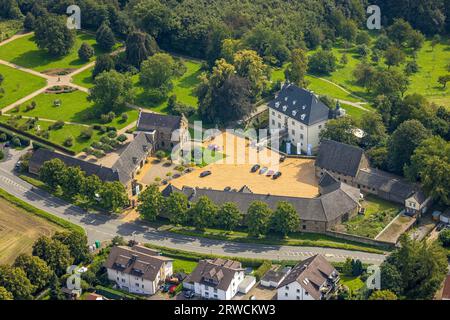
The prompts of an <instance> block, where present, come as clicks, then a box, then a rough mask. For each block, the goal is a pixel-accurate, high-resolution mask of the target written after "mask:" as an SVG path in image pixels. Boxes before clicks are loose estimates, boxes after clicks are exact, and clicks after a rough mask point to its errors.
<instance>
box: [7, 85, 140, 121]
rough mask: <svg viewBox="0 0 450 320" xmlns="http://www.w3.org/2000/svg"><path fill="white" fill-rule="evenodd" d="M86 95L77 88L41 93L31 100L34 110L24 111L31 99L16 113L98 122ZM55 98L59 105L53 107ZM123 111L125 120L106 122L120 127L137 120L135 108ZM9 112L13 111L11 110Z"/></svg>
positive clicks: (118, 119) (92, 105)
mask: <svg viewBox="0 0 450 320" xmlns="http://www.w3.org/2000/svg"><path fill="white" fill-rule="evenodd" d="M87 97H88V94H87V93H85V92H82V91H79V90H77V91H73V92H70V93H62V94H49V93H43V94H40V95H38V96H37V97H34V98H33V99H32V101H34V102H36V104H37V106H36V108H35V109H34V110H31V111H25V106H26V105H27V104H29V103H31V101H28V102H26V103H24V104H23V105H22V106H21V108H20V111H19V113H18V114H21V115H23V116H28V117H39V118H43V119H50V120H62V121H67V122H74V123H80V124H87V125H91V124H96V123H97V124H98V123H99V121H98V119H93V118H92V117H91V113H92V112H93V110H94V104H93V103H92V102H90V101H88V100H87ZM55 100H61V106H59V107H55V106H54V105H53V102H54V101H55ZM125 111H126V112H127V113H128V116H129V117H128V120H127V121H126V122H122V121H121V120H120V117H117V118H116V119H115V120H114V121H113V122H111V123H108V124H107V125H108V126H114V127H116V128H117V129H121V128H123V127H125V126H127V125H128V124H130V123H131V122H133V121H136V120H137V117H138V111H137V110H134V109H127V110H125ZM11 114H15V113H14V112H11ZM117 115H118V116H120V113H117Z"/></svg>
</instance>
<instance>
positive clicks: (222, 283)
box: [183, 258, 245, 300]
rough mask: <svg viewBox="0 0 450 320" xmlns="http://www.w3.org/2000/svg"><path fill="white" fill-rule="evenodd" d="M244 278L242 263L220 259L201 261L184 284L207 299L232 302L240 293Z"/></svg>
mask: <svg viewBox="0 0 450 320" xmlns="http://www.w3.org/2000/svg"><path fill="white" fill-rule="evenodd" d="M244 277H245V275H244V269H243V268H242V266H241V263H240V262H237V261H233V260H225V259H220V258H218V259H214V260H200V262H199V263H198V265H197V267H196V268H195V269H194V270H193V271H192V273H191V274H190V275H189V276H188V277H187V278H186V280H185V281H184V282H183V287H184V288H186V289H189V290H193V291H194V292H195V295H197V296H200V297H202V298H205V299H215V300H231V299H232V298H233V297H234V296H235V295H236V293H238V291H239V285H240V284H241V283H242V281H243V280H244Z"/></svg>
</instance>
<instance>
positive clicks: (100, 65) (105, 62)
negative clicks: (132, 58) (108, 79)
mask: <svg viewBox="0 0 450 320" xmlns="http://www.w3.org/2000/svg"><path fill="white" fill-rule="evenodd" d="M114 67H115V64H114V60H113V58H112V57H111V56H110V55H109V54H102V55H100V56H98V57H97V59H96V60H95V66H94V70H93V71H92V77H93V78H95V77H96V76H97V75H99V74H100V73H102V72H104V71H110V70H113V69H114Z"/></svg>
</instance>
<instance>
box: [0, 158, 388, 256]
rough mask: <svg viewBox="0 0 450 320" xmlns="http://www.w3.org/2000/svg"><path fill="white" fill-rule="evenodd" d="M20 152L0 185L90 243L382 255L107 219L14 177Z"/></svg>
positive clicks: (2, 168) (1, 174)
mask: <svg viewBox="0 0 450 320" xmlns="http://www.w3.org/2000/svg"><path fill="white" fill-rule="evenodd" d="M22 152H23V151H22ZM20 153H21V152H17V151H14V150H11V152H10V154H9V155H8V159H7V160H6V161H5V162H3V163H1V164H0V188H2V189H4V190H7V191H8V192H9V193H11V194H13V195H14V196H16V197H18V198H20V199H22V200H24V201H27V202H28V203H30V204H32V205H33V206H35V207H37V208H39V209H42V210H45V211H47V212H50V213H52V214H54V215H56V216H58V217H61V218H64V219H67V220H69V221H71V222H73V223H75V224H78V225H80V226H82V227H83V228H84V229H85V230H86V232H87V234H88V237H89V241H91V242H92V241H94V240H101V241H103V240H109V239H111V238H113V237H114V236H116V235H120V236H123V237H124V238H126V239H135V240H136V241H139V242H144V243H152V244H155V245H160V246H166V247H170V248H174V249H181V250H187V251H193V252H198V253H210V254H218V255H225V256H238V257H248V258H265V259H273V260H276V259H280V260H288V259H289V260H302V259H305V258H307V257H309V256H311V255H313V254H316V253H320V254H323V255H324V256H326V257H327V258H328V259H329V260H332V261H344V260H345V259H346V258H347V257H351V258H357V259H360V260H362V261H364V262H367V263H373V264H379V263H381V262H382V261H383V259H384V256H383V255H379V254H371V253H365V252H359V251H348V250H339V249H329V248H318V247H295V246H278V245H260V244H250V243H234V242H225V241H218V240H211V239H199V238H195V237H189V236H183V235H177V234H173V233H168V232H163V231H159V230H156V229H154V228H151V227H148V226H146V225H143V224H141V223H139V222H124V221H122V220H120V219H118V218H111V217H108V216H104V215H100V214H89V213H86V212H84V211H83V210H82V209H80V208H78V207H76V206H73V205H71V204H68V203H66V202H64V201H62V200H61V199H58V198H55V197H53V196H51V195H49V194H48V193H46V192H45V191H42V190H37V189H32V186H31V185H30V184H28V183H26V182H25V181H23V180H22V179H20V178H19V177H17V176H15V175H14V174H13V167H14V163H15V162H16V160H17V159H18V157H19V156H20Z"/></svg>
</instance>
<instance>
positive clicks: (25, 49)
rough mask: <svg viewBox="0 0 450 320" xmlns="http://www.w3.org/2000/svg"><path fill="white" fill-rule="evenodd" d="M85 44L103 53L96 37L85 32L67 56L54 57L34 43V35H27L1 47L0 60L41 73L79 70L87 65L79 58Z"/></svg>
mask: <svg viewBox="0 0 450 320" xmlns="http://www.w3.org/2000/svg"><path fill="white" fill-rule="evenodd" d="M83 42H87V43H89V44H90V45H92V46H93V47H94V49H95V52H96V54H97V55H98V54H101V53H103V52H102V50H101V49H100V48H98V46H97V45H96V42H95V36H93V35H91V34H88V33H85V32H78V33H77V36H76V41H75V45H74V46H73V48H72V50H71V51H70V53H69V54H67V55H66V56H63V57H54V56H52V55H50V54H48V53H47V52H46V51H45V50H41V49H39V48H38V47H37V45H36V43H35V42H34V35H27V36H25V37H22V38H19V39H16V40H14V41H12V42H10V43H7V44H5V45H4V46H1V47H0V59H2V60H6V61H9V62H11V63H14V64H17V65H19V66H22V67H26V68H30V69H34V70H36V71H39V72H43V71H48V70H52V69H77V68H80V67H81V66H83V65H85V64H86V63H87V62H85V61H82V60H80V59H79V58H78V49H79V48H80V46H81V44H82V43H83ZM94 59H95V57H93V58H92V59H91V60H92V61H93V60H94Z"/></svg>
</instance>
